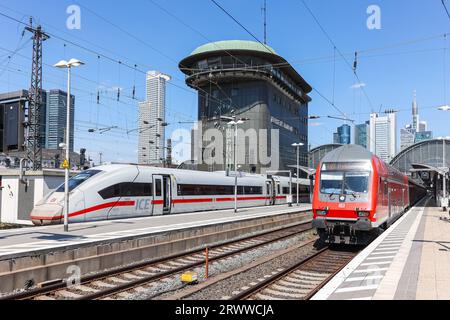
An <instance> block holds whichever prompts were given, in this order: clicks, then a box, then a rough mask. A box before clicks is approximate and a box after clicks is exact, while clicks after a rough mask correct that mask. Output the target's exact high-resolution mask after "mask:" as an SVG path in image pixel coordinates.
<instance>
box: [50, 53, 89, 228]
mask: <svg viewBox="0 0 450 320" xmlns="http://www.w3.org/2000/svg"><path fill="white" fill-rule="evenodd" d="M81 65H84V63H83V62H81V61H80V60H77V59H70V60H69V61H65V60H61V61H59V62H58V63H57V64H55V65H54V67H56V68H60V69H67V103H66V113H67V117H66V143H65V148H66V159H65V161H64V169H65V176H64V203H65V206H64V231H65V232H68V231H69V173H70V172H69V170H70V74H71V70H72V67H79V66H81Z"/></svg>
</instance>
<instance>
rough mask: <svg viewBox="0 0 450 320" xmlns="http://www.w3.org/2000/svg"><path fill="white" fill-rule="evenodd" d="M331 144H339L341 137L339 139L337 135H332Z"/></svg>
mask: <svg viewBox="0 0 450 320" xmlns="http://www.w3.org/2000/svg"><path fill="white" fill-rule="evenodd" d="M333 143H334V144H341V137H339V133H337V132H335V133H333Z"/></svg>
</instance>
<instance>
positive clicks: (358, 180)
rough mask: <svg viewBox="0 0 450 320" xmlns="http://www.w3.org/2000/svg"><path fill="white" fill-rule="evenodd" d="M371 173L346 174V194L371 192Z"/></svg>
mask: <svg viewBox="0 0 450 320" xmlns="http://www.w3.org/2000/svg"><path fill="white" fill-rule="evenodd" d="M369 177H370V173H369V172H346V173H345V182H344V194H354V193H367V192H369V190H368V189H369Z"/></svg>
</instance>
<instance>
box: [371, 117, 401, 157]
mask: <svg viewBox="0 0 450 320" xmlns="http://www.w3.org/2000/svg"><path fill="white" fill-rule="evenodd" d="M369 145H370V148H369V149H370V151H371V152H372V153H374V154H376V155H377V156H378V157H380V158H381V159H382V160H384V161H385V162H390V161H391V160H392V159H393V158H394V157H395V155H396V153H397V117H396V114H395V112H389V113H386V115H385V116H380V115H378V114H376V113H372V114H371V115H370V143H369Z"/></svg>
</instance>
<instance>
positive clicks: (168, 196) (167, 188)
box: [163, 176, 172, 214]
mask: <svg viewBox="0 0 450 320" xmlns="http://www.w3.org/2000/svg"><path fill="white" fill-rule="evenodd" d="M171 185H172V184H171V179H170V177H169V176H164V177H163V201H164V203H163V213H164V214H170V205H171V203H172V188H171Z"/></svg>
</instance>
